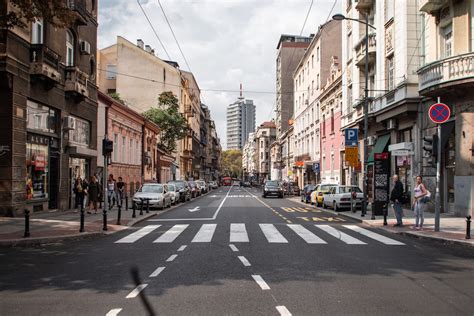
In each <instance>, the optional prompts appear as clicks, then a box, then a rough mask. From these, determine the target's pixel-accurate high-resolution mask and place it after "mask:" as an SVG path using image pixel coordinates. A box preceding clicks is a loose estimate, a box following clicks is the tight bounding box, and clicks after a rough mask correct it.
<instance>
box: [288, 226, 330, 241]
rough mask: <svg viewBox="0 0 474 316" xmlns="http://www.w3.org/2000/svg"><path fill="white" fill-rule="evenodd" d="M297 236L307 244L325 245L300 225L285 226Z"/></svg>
mask: <svg viewBox="0 0 474 316" xmlns="http://www.w3.org/2000/svg"><path fill="white" fill-rule="evenodd" d="M287 225H288V227H289V228H291V229H292V230H293V231H294V232H295V233H296V234H298V236H300V237H301V238H303V240H304V241H306V242H307V243H308V244H326V242H325V241H324V240H322V239H321V238H319V237H318V236H316V235H315V234H313V233H312V232H310V231H309V230H307V229H306V228H304V227H303V226H301V225H300V224H287Z"/></svg>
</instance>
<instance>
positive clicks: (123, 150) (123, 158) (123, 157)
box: [122, 136, 126, 163]
mask: <svg viewBox="0 0 474 316" xmlns="http://www.w3.org/2000/svg"><path fill="white" fill-rule="evenodd" d="M125 149H126V139H125V136H122V163H125V162H126V161H125V152H126V150H125Z"/></svg>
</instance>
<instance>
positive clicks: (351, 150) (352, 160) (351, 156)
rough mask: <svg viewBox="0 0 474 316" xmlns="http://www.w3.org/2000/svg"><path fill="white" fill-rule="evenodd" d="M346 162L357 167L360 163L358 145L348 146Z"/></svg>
mask: <svg viewBox="0 0 474 316" xmlns="http://www.w3.org/2000/svg"><path fill="white" fill-rule="evenodd" d="M345 151H346V162H347V163H348V164H349V165H350V166H351V167H355V166H357V164H358V163H359V148H358V147H346V149H345Z"/></svg>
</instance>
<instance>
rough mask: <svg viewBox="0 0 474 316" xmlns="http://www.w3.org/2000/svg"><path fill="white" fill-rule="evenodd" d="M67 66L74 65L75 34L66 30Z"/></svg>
mask: <svg viewBox="0 0 474 316" xmlns="http://www.w3.org/2000/svg"><path fill="white" fill-rule="evenodd" d="M66 66H74V36H73V35H72V32H71V31H69V30H66Z"/></svg>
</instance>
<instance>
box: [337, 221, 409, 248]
mask: <svg viewBox="0 0 474 316" xmlns="http://www.w3.org/2000/svg"><path fill="white" fill-rule="evenodd" d="M343 226H344V227H346V228H349V229H350V230H353V231H355V232H358V233H359V234H362V235H364V236H367V237H369V238H372V239H374V240H377V241H379V242H381V243H383V244H385V245H390V246H401V245H405V244H404V243H402V242H400V241H398V240H395V239H391V238H388V237H385V236H383V235H380V234H377V233H374V232H373V231H370V230H367V229H365V228H362V227H359V226H357V225H343Z"/></svg>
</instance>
